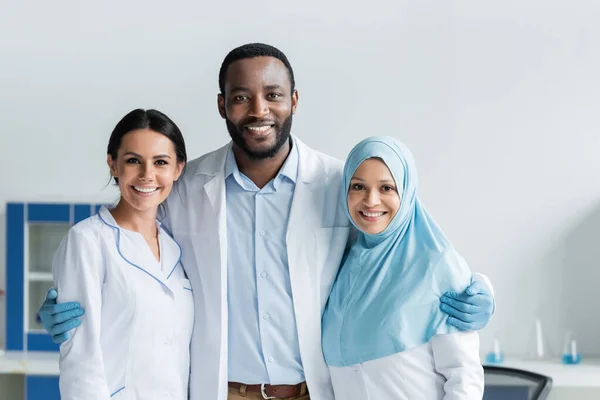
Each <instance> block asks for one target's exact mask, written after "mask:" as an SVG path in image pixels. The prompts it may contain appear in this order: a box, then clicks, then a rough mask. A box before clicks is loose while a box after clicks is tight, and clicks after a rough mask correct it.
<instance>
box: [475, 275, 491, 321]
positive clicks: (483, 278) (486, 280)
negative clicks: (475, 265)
mask: <svg viewBox="0 0 600 400" xmlns="http://www.w3.org/2000/svg"><path fill="white" fill-rule="evenodd" d="M472 280H473V281H478V282H483V283H485V285H486V286H487V287H489V288H490V293H491V294H492V298H493V299H494V309H493V310H492V314H494V313H495V312H496V297H495V294H494V287H493V286H492V281H490V278H488V277H487V276H485V275H484V274H482V273H479V272H473V278H472Z"/></svg>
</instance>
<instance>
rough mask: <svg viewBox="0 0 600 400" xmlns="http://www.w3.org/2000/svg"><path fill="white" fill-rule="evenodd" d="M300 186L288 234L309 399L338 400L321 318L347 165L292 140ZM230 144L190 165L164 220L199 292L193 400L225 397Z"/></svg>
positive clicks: (344, 232) (342, 220)
mask: <svg viewBox="0 0 600 400" xmlns="http://www.w3.org/2000/svg"><path fill="white" fill-rule="evenodd" d="M293 140H294V145H295V146H297V148H298V152H299V165H298V179H297V183H296V189H295V191H294V197H293V200H292V207H291V213H290V217H289V223H288V227H287V235H286V242H287V250H288V264H289V273H290V281H291V287H292V296H293V300H294V313H295V316H296V324H297V326H298V341H299V347H300V356H301V359H302V365H303V368H304V375H305V377H306V382H307V385H308V390H309V392H310V394H311V398H312V399H315V400H333V389H332V386H331V379H330V376H329V370H328V368H327V365H326V364H325V360H324V359H323V353H322V351H321V315H322V312H323V308H324V306H325V303H326V301H327V297H328V295H329V291H330V289H331V285H332V283H333V279H334V278H335V275H336V273H337V271H338V268H339V265H340V261H341V259H342V255H343V252H344V249H345V246H346V242H347V240H348V234H349V231H350V228H349V221H348V219H347V217H346V215H345V214H344V211H343V209H342V208H341V207H340V194H341V189H340V186H341V180H342V179H341V173H342V166H343V163H342V162H341V161H339V160H336V159H334V158H332V157H329V156H327V155H325V154H322V153H320V152H317V151H314V150H312V149H310V148H308V147H307V146H306V145H305V144H304V143H302V142H301V141H300V140H298V139H297V138H296V137H294V138H293ZM230 146H231V144H228V145H226V146H225V147H223V148H221V149H219V150H216V151H214V152H212V153H209V154H206V155H204V156H202V157H200V158H198V159H196V160H194V161H191V162H189V163H188V165H187V167H186V172H185V174H184V176H183V178H182V179H181V180H180V182H178V185H177V188H175V189H174V190H173V192H172V193H171V195H170V196H169V198H168V200H167V203H166V206H167V207H166V208H167V214H166V219H165V220H164V221H163V222H164V223H165V224H166V226H167V228H168V229H170V230H171V232H172V233H173V235H174V237H175V239H176V240H177V242H179V244H180V245H181V247H182V249H183V264H184V265H185V267H186V272H187V273H188V276H189V278H190V280H191V282H192V286H193V287H194V302H195V305H196V307H195V312H196V314H195V315H196V318H195V325H194V333H193V340H192V352H191V357H192V369H191V381H190V394H191V395H190V399H191V400H205V399H211V400H225V399H226V398H227V358H228V354H227V231H226V229H227V222H226V214H227V210H226V206H225V204H226V202H225V174H224V166H225V158H226V155H227V152H228V151H229V148H230Z"/></svg>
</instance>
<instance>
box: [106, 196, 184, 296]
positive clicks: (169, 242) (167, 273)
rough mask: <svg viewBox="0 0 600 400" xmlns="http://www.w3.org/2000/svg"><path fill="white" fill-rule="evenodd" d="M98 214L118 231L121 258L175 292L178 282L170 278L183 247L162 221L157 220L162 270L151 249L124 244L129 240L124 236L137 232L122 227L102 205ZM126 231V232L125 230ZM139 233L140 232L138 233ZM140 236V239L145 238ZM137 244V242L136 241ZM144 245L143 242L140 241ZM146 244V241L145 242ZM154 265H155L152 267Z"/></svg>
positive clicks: (117, 244) (117, 238)
mask: <svg viewBox="0 0 600 400" xmlns="http://www.w3.org/2000/svg"><path fill="white" fill-rule="evenodd" d="M98 216H99V218H100V220H101V221H102V222H103V223H104V224H106V225H107V226H109V227H111V228H112V229H114V230H115V233H116V242H115V245H116V247H117V251H118V253H119V255H120V256H121V258H123V260H125V262H127V263H128V264H129V265H131V266H132V267H135V268H137V269H139V270H141V271H143V272H144V273H146V274H147V275H148V277H149V278H152V279H154V280H155V281H156V282H158V283H160V284H161V285H162V286H163V287H164V288H165V289H166V290H167V291H169V292H170V293H171V294H172V295H173V294H174V293H175V290H174V288H175V285H176V284H177V283H176V282H173V281H171V280H169V278H170V277H171V276H172V274H173V272H174V271H175V268H176V267H177V265H178V264H179V263H180V261H181V247H180V246H179V244H178V243H177V242H176V241H175V239H173V238H172V237H171V236H170V235H169V234H168V233H167V232H166V231H165V230H164V229H163V228H162V226H161V224H160V222H158V221H157V222H156V224H157V227H158V235H159V243H160V246H161V248H160V257H161V262H160V263H161V264H162V265H163V266H164V269H163V270H162V271H161V270H160V267H159V266H158V265H157V264H158V262H157V261H156V259H155V258H154V256H153V255H152V253H151V252H150V251H149V249H148V250H147V251H144V250H146V249H144V250H142V249H139V248H138V247H137V246H124V245H123V241H124V240H127V239H125V238H124V237H123V236H125V235H126V236H127V237H128V238H129V237H135V235H131V234H132V233H133V234H136V232H131V231H127V230H126V229H123V228H121V227H120V226H119V225H117V222H116V221H115V219H114V218H113V216H112V214H111V213H110V211H109V210H108V208H106V207H104V206H103V207H101V208H100V210H99V211H98ZM124 231H125V232H124ZM137 235H139V234H137ZM139 236H140V239H141V240H143V238H142V237H141V235H139ZM136 244H137V243H136ZM139 244H140V245H142V243H141V242H139ZM144 244H145V243H144ZM152 266H154V267H152Z"/></svg>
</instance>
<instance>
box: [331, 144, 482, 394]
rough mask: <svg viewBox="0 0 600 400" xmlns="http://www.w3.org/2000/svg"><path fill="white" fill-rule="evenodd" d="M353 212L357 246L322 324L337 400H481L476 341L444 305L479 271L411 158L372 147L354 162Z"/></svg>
mask: <svg viewBox="0 0 600 400" xmlns="http://www.w3.org/2000/svg"><path fill="white" fill-rule="evenodd" d="M342 187H343V190H344V195H343V196H342V198H343V199H345V200H346V201H345V202H344V208H345V209H346V213H347V215H348V218H350V220H351V221H352V223H353V224H354V226H355V227H356V228H357V229H358V237H357V239H356V241H355V242H354V244H353V245H352V247H351V248H350V249H349V251H348V253H347V254H346V256H345V257H344V260H343V261H342V267H341V268H340V271H339V273H338V277H337V279H336V281H335V283H334V285H333V288H332V291H331V294H330V296H329V302H328V304H327V307H326V309H325V312H324V315H323V353H324V356H325V361H326V362H327V364H328V366H329V370H330V372H331V378H332V382H333V388H334V392H335V397H336V398H337V399H344V400H353V399H361V400H363V399H378V400H387V399H389V400H392V399H393V400H398V399H417V398H419V399H421V398H422V399H481V398H482V396H483V386H484V380H483V369H482V366H481V363H480V360H479V337H478V335H477V333H476V332H459V331H458V330H457V329H456V328H453V327H452V326H451V325H449V324H447V323H446V319H447V317H448V316H447V314H444V313H443V312H442V311H440V300H439V299H440V296H442V295H443V294H444V293H445V292H447V291H458V292H462V291H463V290H464V289H465V288H467V287H468V286H469V284H470V282H471V271H470V270H469V268H468V266H467V264H466V263H465V261H464V260H463V258H462V257H461V256H460V255H459V254H458V252H457V251H456V250H455V249H454V247H452V244H451V243H450V242H449V241H448V239H447V238H446V236H445V235H444V234H443V233H442V231H441V230H440V228H439V227H438V226H437V224H436V223H435V221H434V220H433V218H432V217H431V216H430V215H429V213H428V212H427V211H426V210H425V208H424V207H423V205H422V204H421V202H420V201H419V198H418V197H417V172H416V166H415V162H414V159H413V156H412V154H411V152H410V150H409V149H408V148H407V147H406V146H405V145H404V144H402V143H400V142H399V141H397V140H395V139H393V138H387V137H373V138H368V139H365V140H363V141H362V142H360V143H359V144H358V145H357V146H356V147H355V148H354V149H353V150H352V151H351V152H350V154H349V155H348V159H347V160H346V164H345V166H344V177H343V186H342Z"/></svg>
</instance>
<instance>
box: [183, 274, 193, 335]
mask: <svg viewBox="0 0 600 400" xmlns="http://www.w3.org/2000/svg"><path fill="white" fill-rule="evenodd" d="M179 303H180V304H179V310H180V316H179V317H180V318H184V323H183V329H182V331H181V334H182V335H184V337H183V338H182V339H183V340H186V341H191V340H192V329H193V326H194V290H193V288H192V285H191V283H190V280H189V279H185V278H182V279H181V301H180V302H179Z"/></svg>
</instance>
